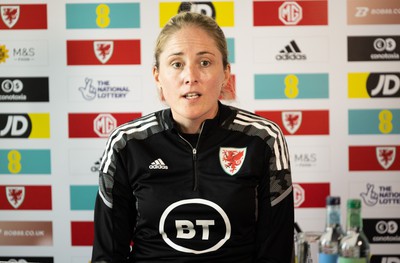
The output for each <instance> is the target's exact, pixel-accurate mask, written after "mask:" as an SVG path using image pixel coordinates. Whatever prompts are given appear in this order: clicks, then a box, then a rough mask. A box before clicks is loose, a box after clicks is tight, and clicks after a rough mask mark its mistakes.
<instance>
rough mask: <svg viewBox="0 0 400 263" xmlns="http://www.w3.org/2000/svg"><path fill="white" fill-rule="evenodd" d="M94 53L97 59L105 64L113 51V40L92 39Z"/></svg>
mask: <svg viewBox="0 0 400 263" xmlns="http://www.w3.org/2000/svg"><path fill="white" fill-rule="evenodd" d="M93 45H94V54H95V55H96V57H97V59H98V60H99V61H100V62H101V63H103V64H105V63H106V62H107V61H108V60H109V59H110V58H111V56H112V54H113V51H114V42H113V41H94V42H93Z"/></svg>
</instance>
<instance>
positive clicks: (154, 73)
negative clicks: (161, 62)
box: [153, 66, 160, 86]
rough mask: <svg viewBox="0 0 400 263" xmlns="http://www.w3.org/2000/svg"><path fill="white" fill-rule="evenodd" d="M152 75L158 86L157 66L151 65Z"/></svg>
mask: <svg viewBox="0 0 400 263" xmlns="http://www.w3.org/2000/svg"><path fill="white" fill-rule="evenodd" d="M153 77H154V81H155V82H156V84H157V86H160V79H159V72H158V68H157V66H153Z"/></svg>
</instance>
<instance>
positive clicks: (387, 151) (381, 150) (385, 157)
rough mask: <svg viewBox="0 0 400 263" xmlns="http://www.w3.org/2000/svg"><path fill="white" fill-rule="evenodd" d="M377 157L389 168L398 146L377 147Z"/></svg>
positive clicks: (383, 165)
mask: <svg viewBox="0 0 400 263" xmlns="http://www.w3.org/2000/svg"><path fill="white" fill-rule="evenodd" d="M376 158H377V160H378V162H379V164H380V165H381V166H382V167H383V168H384V169H389V168H390V166H391V165H392V164H393V162H394V160H395V158H396V147H389V146H387V147H376Z"/></svg>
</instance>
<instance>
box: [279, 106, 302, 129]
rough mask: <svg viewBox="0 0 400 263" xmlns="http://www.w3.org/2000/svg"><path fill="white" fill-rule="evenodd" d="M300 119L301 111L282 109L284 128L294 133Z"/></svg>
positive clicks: (299, 124)
mask: <svg viewBox="0 0 400 263" xmlns="http://www.w3.org/2000/svg"><path fill="white" fill-rule="evenodd" d="M301 121H302V113H301V111H284V112H282V123H283V126H284V127H285V129H286V130H287V131H288V132H289V133H291V134H294V133H296V131H297V130H298V129H299V128H300V126H301Z"/></svg>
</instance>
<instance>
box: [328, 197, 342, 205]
mask: <svg viewBox="0 0 400 263" xmlns="http://www.w3.org/2000/svg"><path fill="white" fill-rule="evenodd" d="M326 205H340V196H327V197H326Z"/></svg>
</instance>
